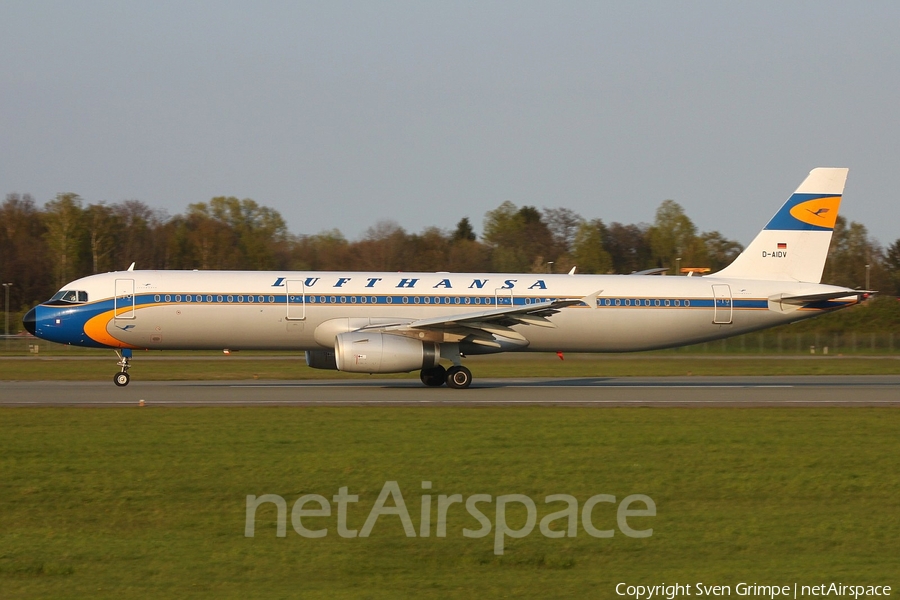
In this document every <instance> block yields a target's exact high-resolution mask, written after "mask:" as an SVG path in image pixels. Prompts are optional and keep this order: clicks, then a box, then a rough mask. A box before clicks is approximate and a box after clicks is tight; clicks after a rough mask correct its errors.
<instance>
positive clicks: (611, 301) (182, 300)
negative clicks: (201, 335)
mask: <svg viewBox="0 0 900 600" xmlns="http://www.w3.org/2000/svg"><path fill="white" fill-rule="evenodd" d="M288 299H290V302H291V303H292V304H295V303H296V304H300V303H303V302H305V303H306V304H307V305H308V306H316V305H319V304H321V305H343V306H347V305H350V306H354V305H356V306H419V307H424V306H434V307H438V306H440V307H462V306H468V307H488V308H493V307H495V306H500V307H503V306H510V297H509V296H506V297H500V298H496V299H495V298H494V296H468V295H467V296H434V295H412V294H406V295H394V294H392V295H378V294H306V295H305V296H304V295H302V294H291V295H287V294H144V295H139V296H137V297H136V298H135V305H136V306H145V307H147V306H153V305H168V304H183V305H186V306H190V305H191V304H204V305H209V304H223V305H236V306H242V305H251V306H252V305H260V306H265V305H273V306H274V305H279V304H285V303H287V302H288ZM558 299H559V298H558V297H551V296H548V297H522V296H516V297H513V298H512V305H513V306H522V307H527V306H529V305H531V304H536V303H539V302H549V301H553V300H558ZM495 300H496V301H497V304H495ZM716 303H718V306H719V307H723V306H728V304H729V301H728V300H721V299H720V300H714V299H713V298H664V297H654V296H649V297H639V298H638V297H634V296H621V297H610V298H598V299H597V307H598V308H712V307H713V306H715V305H716ZM730 303H731V304H732V306H733V307H734V308H768V301H767V300H765V299H760V298H756V299H734V300H731V301H730ZM106 304H107V309H110V308H112V301H111V300H110V301H107V302H106ZM120 305H121V302H120ZM578 307H582V308H584V307H585V305H584V304H580V305H575V308H578Z"/></svg>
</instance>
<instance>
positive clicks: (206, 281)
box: [24, 168, 866, 388]
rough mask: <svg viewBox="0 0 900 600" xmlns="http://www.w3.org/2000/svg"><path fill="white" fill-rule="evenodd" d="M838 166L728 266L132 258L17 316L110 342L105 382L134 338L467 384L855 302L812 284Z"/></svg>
mask: <svg viewBox="0 0 900 600" xmlns="http://www.w3.org/2000/svg"><path fill="white" fill-rule="evenodd" d="M847 171H848V169H836V168H819V169H814V170H813V171H811V172H810V174H809V176H808V177H807V178H806V180H805V181H803V183H802V184H801V185H800V187H799V188H797V191H796V192H794V194H793V195H792V196H791V197H790V198H789V199H788V200H787V202H786V203H785V204H784V206H782V207H781V209H780V210H779V211H778V212H777V213H776V214H775V216H774V217H773V218H772V219H771V220H770V221H769V223H768V225H766V227H765V228H764V229H763V230H762V231H761V232H760V233H759V235H757V236H756V238H755V239H754V240H753V242H752V243H751V244H750V245H749V246H748V247H747V249H746V250H744V252H743V253H742V254H741V255H740V256H738V257H737V259H735V261H734V262H733V263H732V264H731V265H729V266H728V267H726V268H725V269H723V270H722V271H720V272H718V273H715V274H712V275H707V276H704V277H660V276H658V275H646V274H634V275H575V274H574V269H573V272H572V273H570V274H568V275H544V274H535V273H516V274H497V273H359V272H286V271H135V270H132V269H133V267H134V265H132V269H129V270H127V271H119V272H114V273H106V274H102V275H92V276H90V277H85V278H82V279H78V280H76V281H73V282H72V283H70V284H68V285H66V286H64V287H63V289H62V290H60V291H59V292H57V293H56V295H54V296H53V297H52V298H51V299H50V300H49V301H47V302H44V303H43V304H40V305H38V306H36V307H35V308H33V309H32V310H30V311H29V312H28V314H27V315H26V316H25V319H24V325H25V328H26V329H27V330H28V331H30V332H31V333H33V334H34V335H36V336H38V337H40V338H43V339H46V340H50V341H53V342H58V343H61V344H72V345H75V346H89V347H94V348H112V349H115V351H116V353H117V355H118V357H119V362H118V365H119V366H120V367H121V370H120V371H119V372H118V373H116V375H115V378H114V381H115V383H116V385H119V386H124V385H127V384H128V381H129V373H128V370H129V368H130V367H131V366H132V365H131V358H132V351H133V350H135V349H142V348H143V349H151V350H170V349H173V350H174V349H179V350H182V349H194V350H201V349H219V350H222V349H227V350H232V351H234V350H294V351H297V350H305V351H306V362H307V364H308V365H309V366H310V367H313V368H317V369H338V370H340V371H350V372H354V373H400V372H409V371H416V370H419V371H421V378H422V382H423V383H424V384H425V385H429V386H440V385H443V384H444V383H446V384H447V385H448V386H449V387H452V388H466V387H468V386H469V384H470V383H471V382H472V374H471V372H470V371H469V370H468V369H467V368H466V367H464V366H462V364H461V359H463V358H465V357H466V356H469V355H475V354H491V353H496V352H521V351H531V352H543V351H571V352H630V351H636V350H651V349H657V348H669V347H674V346H682V345H687V344H695V343H698V342H704V341H708V340H716V339H721V338H726V337H729V336H734V335H738V334H742V333H747V332H749V331H756V330H759V329H764V328H766V327H772V326H775V325H781V324H783V323H790V322H792V321H798V320H800V319H806V318H809V317H813V316H816V315H820V314H823V313H826V312H829V311H833V310H837V309H840V308H845V307H847V306H851V305H853V304H856V303H858V302H859V301H861V299H862V298H863V297H864V296H865V294H866V292H865V291H862V290H853V289H849V288H843V287H836V286H831V285H823V284H821V283H820V281H821V278H822V270H823V268H824V265H825V257H826V255H827V253H828V246H829V243H830V241H831V235H832V231H833V229H834V224H835V220H836V219H837V215H838V208H839V206H840V202H841V195H842V194H843V190H844V183H845V181H846V178H847ZM442 362H443V363H444V364H448V365H449V368H446V367H445V366H444V364H441V363H442Z"/></svg>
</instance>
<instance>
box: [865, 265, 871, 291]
mask: <svg viewBox="0 0 900 600" xmlns="http://www.w3.org/2000/svg"><path fill="white" fill-rule="evenodd" d="M871 268H872V265H866V289H869V270H870V269H871Z"/></svg>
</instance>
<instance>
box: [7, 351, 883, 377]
mask: <svg viewBox="0 0 900 600" xmlns="http://www.w3.org/2000/svg"><path fill="white" fill-rule="evenodd" d="M109 354H110V353H107V356H106V357H78V358H59V357H53V358H39V357H27V358H15V359H13V358H0V380H7V381H9V380H72V381H90V380H93V381H106V380H108V379H112V376H113V374H114V373H115V372H116V371H118V367H116V365H115V357H114V356H112V357H111V356H109ZM464 364H465V365H466V366H467V367H469V368H470V369H471V370H472V373H473V374H474V376H475V378H476V380H477V379H478V378H481V377H599V376H602V377H634V376H643V377H664V376H677V375H698V376H699V375H703V376H712V375H740V376H749V375H898V374H900V357H897V356H877V357H876V356H873V357H849V356H845V357H838V356H828V357H826V356H815V357H810V356H805V357H804V356H794V357H784V356H773V357H767V358H759V357H747V356H719V355H712V356H702V355H700V356H697V355H689V356H677V355H652V354H638V355H635V354H629V355H613V356H610V355H598V354H568V355H566V357H565V360H559V358H557V357H556V355H555V354H544V353H542V354H518V355H509V354H506V355H495V356H475V357H471V358H469V359H467V360H466V361H465V363H464ZM133 365H134V367H133V368H132V370H131V375H132V377H133V378H134V380H135V381H139V380H142V381H163V380H242V379H360V378H363V379H365V378H369V377H370V376H369V375H355V374H352V373H341V372H338V371H327V370H318V369H310V368H309V367H307V366H306V362H305V360H304V358H303V355H299V356H296V355H295V356H292V357H285V356H284V355H276V356H269V357H265V356H252V355H251V356H246V357H244V356H241V357H237V356H223V355H218V356H210V355H196V354H195V355H171V354H165V355H161V354H160V353H148V354H147V355H144V354H143V353H140V354H136V355H135V359H134V361H133ZM418 376H419V375H418V372H415V373H410V374H405V373H404V374H396V375H378V376H377V377H380V378H384V377H391V378H412V379H417V378H418Z"/></svg>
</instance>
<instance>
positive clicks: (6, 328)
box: [3, 283, 12, 350]
mask: <svg viewBox="0 0 900 600" xmlns="http://www.w3.org/2000/svg"><path fill="white" fill-rule="evenodd" d="M10 287H12V284H11V283H4V284H3V288H4V290H5V291H6V319H5V321H4V326H3V334H4V335H5V336H6V338H5V339H6V349H7V350H9V288H10Z"/></svg>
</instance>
